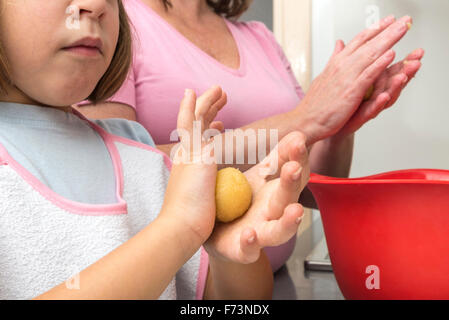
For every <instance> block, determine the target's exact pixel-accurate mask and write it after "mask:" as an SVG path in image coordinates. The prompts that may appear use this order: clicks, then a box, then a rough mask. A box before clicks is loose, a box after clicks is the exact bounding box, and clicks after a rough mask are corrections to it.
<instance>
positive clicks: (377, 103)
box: [342, 92, 391, 133]
mask: <svg viewBox="0 0 449 320" xmlns="http://www.w3.org/2000/svg"><path fill="white" fill-rule="evenodd" d="M390 100H391V96H390V95H389V94H388V93H386V92H383V93H381V94H378V95H376V96H375V97H373V98H372V99H371V100H369V101H366V102H364V103H363V104H362V105H361V106H360V107H359V109H357V111H356V112H355V113H354V114H353V115H352V117H351V118H350V119H349V121H348V122H347V123H346V124H345V127H343V128H342V130H343V131H345V132H349V133H352V132H356V131H357V130H359V129H360V128H361V127H362V126H363V125H364V124H365V123H366V122H368V121H369V120H371V119H373V118H375V117H376V116H377V115H378V114H379V113H380V112H381V111H382V110H383V109H385V108H386V106H387V105H388V103H389V101H390Z"/></svg>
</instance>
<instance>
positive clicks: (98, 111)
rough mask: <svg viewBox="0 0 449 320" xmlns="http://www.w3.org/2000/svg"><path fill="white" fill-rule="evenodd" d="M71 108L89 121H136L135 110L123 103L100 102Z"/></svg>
mask: <svg viewBox="0 0 449 320" xmlns="http://www.w3.org/2000/svg"><path fill="white" fill-rule="evenodd" d="M73 108H75V109H76V110H78V111H79V112H81V113H82V114H83V115H84V116H86V117H87V118H89V119H108V118H123V119H128V120H132V121H137V115H136V110H134V109H133V108H132V107H130V106H129V105H127V104H124V103H119V102H102V103H98V104H96V105H92V104H87V105H81V106H76V105H74V106H73Z"/></svg>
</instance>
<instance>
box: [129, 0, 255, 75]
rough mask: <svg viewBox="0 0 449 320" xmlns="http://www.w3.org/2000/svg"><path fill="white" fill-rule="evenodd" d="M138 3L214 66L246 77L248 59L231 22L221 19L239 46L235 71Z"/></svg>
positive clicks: (143, 4)
mask: <svg viewBox="0 0 449 320" xmlns="http://www.w3.org/2000/svg"><path fill="white" fill-rule="evenodd" d="M136 2H138V3H139V4H140V5H141V6H143V7H144V10H146V11H147V12H149V13H150V14H151V15H152V16H154V17H155V19H157V20H158V21H159V22H161V23H162V24H164V25H165V26H166V27H167V28H168V29H170V30H171V32H172V33H173V34H174V35H175V36H176V37H177V38H178V39H180V41H182V42H184V43H186V44H187V45H188V46H189V47H191V48H193V49H194V50H195V51H197V52H198V53H199V54H200V55H201V56H203V57H204V58H205V59H207V60H209V61H211V62H212V63H213V64H215V65H217V66H218V67H220V68H221V69H223V70H224V71H227V72H229V73H231V74H233V75H235V76H238V77H243V76H245V75H246V59H245V54H244V50H243V49H242V46H241V44H240V41H239V36H238V33H237V32H236V31H235V30H234V25H233V24H232V23H231V22H229V21H228V20H227V19H225V18H223V17H221V19H223V21H224V22H225V24H226V26H227V27H228V30H229V32H230V33H231V35H232V37H233V39H234V42H235V44H236V46H237V50H238V53H239V58H240V66H239V68H238V69H233V68H231V67H228V66H226V65H224V64H222V63H221V62H219V61H218V60H217V59H215V58H214V57H212V56H211V55H209V54H207V53H206V52H205V51H204V50H202V49H201V48H199V47H198V46H197V45H195V44H194V43H193V42H192V41H190V40H189V39H187V38H186V37H185V36H184V35H183V34H182V33H181V32H179V31H178V30H177V29H176V28H175V27H173V26H172V25H171V24H170V23H168V22H167V21H165V20H164V18H162V17H161V16H160V15H159V14H157V13H156V11H154V10H153V9H152V8H151V7H150V6H148V5H146V4H145V3H143V2H142V1H141V0H136Z"/></svg>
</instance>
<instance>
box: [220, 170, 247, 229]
mask: <svg viewBox="0 0 449 320" xmlns="http://www.w3.org/2000/svg"><path fill="white" fill-rule="evenodd" d="M252 194H253V193H252V189H251V185H250V184H249V182H248V180H247V179H246V177H245V175H244V174H243V173H241V172H240V170H238V169H235V168H226V169H222V170H220V171H218V173H217V184H216V186H215V204H216V207H217V219H218V220H219V221H221V222H231V221H232V220H235V219H237V218H239V217H241V216H242V215H243V214H244V213H245V212H246V211H247V210H248V208H249V206H250V205H251V199H252Z"/></svg>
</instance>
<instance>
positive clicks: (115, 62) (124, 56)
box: [0, 0, 132, 103]
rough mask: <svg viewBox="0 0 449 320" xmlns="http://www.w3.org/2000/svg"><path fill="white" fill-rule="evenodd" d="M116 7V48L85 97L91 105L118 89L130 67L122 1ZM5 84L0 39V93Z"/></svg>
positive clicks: (7, 81) (128, 33) (5, 67)
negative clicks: (102, 72)
mask: <svg viewBox="0 0 449 320" xmlns="http://www.w3.org/2000/svg"><path fill="white" fill-rule="evenodd" d="M118 6H119V21H120V31H119V37H118V42H117V47H116V48H115V52H114V56H113V58H112V61H111V64H110V65H109V68H108V69H107V70H106V72H105V74H104V75H103V77H101V79H100V81H99V82H98V83H97V86H96V87H95V89H94V91H93V92H92V93H91V94H90V95H89V97H87V100H89V101H91V102H92V103H98V102H101V101H104V100H106V99H108V98H110V97H111V96H112V95H113V94H114V93H115V92H116V91H117V90H118V89H120V87H121V85H122V84H123V82H124V81H125V79H126V77H127V75H128V70H129V68H130V66H131V60H132V52H131V48H132V40H131V27H130V22H129V20H128V16H127V14H126V11H125V8H124V7H123V4H122V0H118ZM7 84H11V78H10V76H9V70H8V62H7V61H6V56H5V54H4V51H3V47H2V43H1V39H0V92H5V91H6V85H7Z"/></svg>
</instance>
